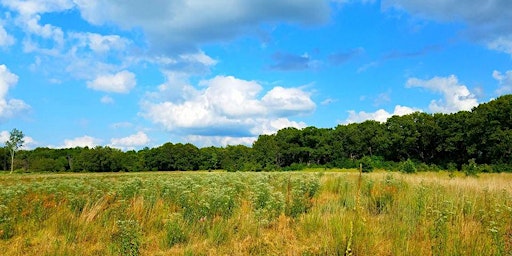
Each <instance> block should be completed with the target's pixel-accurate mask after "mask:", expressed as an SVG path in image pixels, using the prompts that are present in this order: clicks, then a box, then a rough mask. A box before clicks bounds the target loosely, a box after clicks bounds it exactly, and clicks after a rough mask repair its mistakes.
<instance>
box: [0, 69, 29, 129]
mask: <svg viewBox="0 0 512 256" xmlns="http://www.w3.org/2000/svg"><path fill="white" fill-rule="evenodd" d="M17 83H18V76H17V75H15V74H13V73H11V71H9V69H8V68H7V66H5V65H0V121H1V120H2V119H9V118H11V117H14V116H16V114H18V113H20V112H22V111H25V110H28V109H29V108H30V106H29V105H27V104H26V103H25V102H24V101H22V100H19V99H7V93H8V92H9V89H10V88H11V87H13V86H15V85H16V84H17Z"/></svg>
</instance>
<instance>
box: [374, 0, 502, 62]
mask: <svg viewBox="0 0 512 256" xmlns="http://www.w3.org/2000/svg"><path fill="white" fill-rule="evenodd" d="M382 5H383V9H388V8H394V9H401V10H406V11H407V12H409V13H411V14H413V15H416V16H420V17H423V18H427V19H434V20H440V21H446V22H452V21H456V22H457V21H462V22H464V23H466V25H467V29H466V34H467V36H468V37H469V38H470V39H472V40H475V41H478V42H480V43H483V44H485V45H487V46H488V47H489V48H490V49H493V50H498V51H502V52H505V53H508V54H512V26H510V21H511V20H512V11H510V10H512V1H510V0H493V1H481V0H466V1H464V2H463V3H462V2H461V1H459V0H442V1H428V0H385V1H383V2H382Z"/></svg>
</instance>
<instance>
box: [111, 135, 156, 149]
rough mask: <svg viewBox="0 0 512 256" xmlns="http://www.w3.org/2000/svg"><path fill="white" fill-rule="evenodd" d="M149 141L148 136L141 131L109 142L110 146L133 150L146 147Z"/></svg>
mask: <svg viewBox="0 0 512 256" xmlns="http://www.w3.org/2000/svg"><path fill="white" fill-rule="evenodd" d="M149 141H150V139H149V137H148V135H147V134H146V133H144V132H142V131H141V132H137V133H136V134H132V135H130V136H127V137H123V138H113V139H111V140H110V146H111V147H114V148H120V149H134V148H136V147H141V146H145V145H147V144H148V143H149Z"/></svg>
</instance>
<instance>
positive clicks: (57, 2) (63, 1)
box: [1, 0, 73, 16]
mask: <svg viewBox="0 0 512 256" xmlns="http://www.w3.org/2000/svg"><path fill="white" fill-rule="evenodd" d="M1 3H2V4H3V5H5V6H7V7H9V8H10V9H11V10H16V11H17V12H18V13H20V15H23V16H32V15H35V14H38V13H47V12H58V11H64V10H67V9H70V8H72V7H73V1H72V0H45V1H41V0H24V1H19V0H2V1H1Z"/></svg>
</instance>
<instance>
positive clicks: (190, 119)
mask: <svg viewBox="0 0 512 256" xmlns="http://www.w3.org/2000/svg"><path fill="white" fill-rule="evenodd" d="M171 79H173V80H172V81H175V80H174V78H171ZM199 86H200V88H199V89H196V88H195V87H193V86H191V85H184V84H181V85H180V86H178V87H173V86H172V85H168V84H166V85H162V86H160V91H159V92H158V93H157V94H153V95H151V94H150V95H149V97H148V98H147V99H146V100H145V101H143V102H142V111H141V115H142V116H143V117H145V118H147V119H148V120H150V121H152V122H154V123H157V124H160V125H162V126H163V127H164V128H165V129H166V130H168V131H173V132H181V133H184V134H185V135H187V134H188V135H197V136H209V137H215V136H221V137H237V138H241V137H253V136H257V135H259V134H261V133H267V132H275V131H276V130H277V129H281V128H284V127H283V125H287V126H298V127H300V126H302V123H295V122H292V121H289V120H288V119H287V118H288V117H291V116H295V115H299V114H305V113H310V112H312V111H313V110H314V109H315V108H316V105H315V104H314V102H313V101H312V100H311V99H310V96H309V93H307V92H305V91H303V90H302V89H300V88H283V87H275V88H273V89H272V90H270V91H268V92H267V93H266V94H265V95H263V97H261V96H260V93H262V91H263V87H262V86H261V85H260V84H258V83H257V82H255V81H247V80H242V79H238V78H235V77H232V76H216V77H214V78H212V79H209V80H204V81H201V82H199ZM169 89H170V90H169ZM169 93H171V94H179V95H181V97H166V94H169ZM157 95H159V96H160V97H161V98H162V99H163V100H158V99H157V98H155V97H156V96H157Z"/></svg>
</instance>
